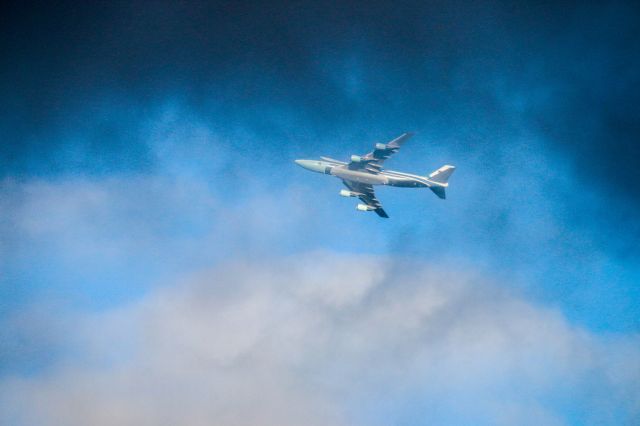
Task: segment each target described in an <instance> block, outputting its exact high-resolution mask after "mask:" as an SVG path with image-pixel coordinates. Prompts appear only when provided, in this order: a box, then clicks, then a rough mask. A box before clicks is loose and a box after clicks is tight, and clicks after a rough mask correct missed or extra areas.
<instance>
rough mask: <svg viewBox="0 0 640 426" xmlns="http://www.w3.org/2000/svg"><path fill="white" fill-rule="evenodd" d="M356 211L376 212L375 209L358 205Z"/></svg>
mask: <svg viewBox="0 0 640 426" xmlns="http://www.w3.org/2000/svg"><path fill="white" fill-rule="evenodd" d="M356 210H360V211H361V212H370V211H371V210H375V208H374V207H371V206H368V205H366V204H358V205H357V206H356Z"/></svg>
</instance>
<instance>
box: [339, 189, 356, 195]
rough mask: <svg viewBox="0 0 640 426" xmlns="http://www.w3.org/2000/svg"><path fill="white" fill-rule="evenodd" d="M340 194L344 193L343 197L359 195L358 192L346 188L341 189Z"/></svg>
mask: <svg viewBox="0 0 640 426" xmlns="http://www.w3.org/2000/svg"><path fill="white" fill-rule="evenodd" d="M340 195H342V196H343V197H357V196H358V194H356V193H355V192H351V191H348V190H346V189H341V190H340Z"/></svg>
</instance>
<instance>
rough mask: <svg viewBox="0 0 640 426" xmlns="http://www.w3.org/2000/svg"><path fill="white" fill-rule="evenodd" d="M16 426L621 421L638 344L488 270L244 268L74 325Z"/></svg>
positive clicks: (313, 262)
mask: <svg viewBox="0 0 640 426" xmlns="http://www.w3.org/2000/svg"><path fill="white" fill-rule="evenodd" d="M74 323H75V325H74V326H73V327H72V328H71V329H69V330H67V331H66V332H67V333H70V334H71V335H73V336H75V338H74V339H72V340H71V341H70V342H69V343H68V345H69V348H68V350H69V353H70V354H73V356H71V355H69V356H68V357H67V358H63V361H61V362H59V363H58V364H57V366H56V368H53V369H52V370H50V372H49V373H48V374H45V375H39V376H35V377H32V378H17V377H16V378H5V379H4V380H3V381H2V383H1V385H0V390H1V395H2V398H1V400H0V401H1V405H0V407H1V408H2V409H1V410H0V413H2V414H0V416H1V417H0V418H1V419H2V421H3V422H5V423H6V422H9V423H11V424H16V423H17V424H47V425H58V424H59V425H62V424H64V425H85V424H93V425H107V424H142V425H145V424H149V425H158V424H176V423H180V424H189V425H199V424H212V423H214V424H224V425H250V424H280V425H283V424H285V425H286V424H301V423H304V424H328V423H331V424H340V423H342V424H354V423H355V424H390V423H402V422H410V423H412V424H457V423H464V420H465V419H471V418H473V419H474V422H475V423H476V424H485V423H487V424H541V423H544V424H571V423H575V422H579V423H588V424H601V423H602V422H606V423H611V422H613V423H617V424H625V423H627V424H630V423H633V422H634V421H637V420H638V419H639V416H640V411H639V409H640V405H639V404H640V387H639V386H638V383H640V362H639V361H638V360H639V359H640V350H638V343H639V340H638V337H637V336H633V335H627V336H624V335H623V336H618V337H614V336H610V337H603V336H597V335H593V334H590V333H589V332H587V331H585V330H583V329H580V328H579V327H575V326H571V325H570V324H568V323H567V321H566V320H565V319H564V318H563V316H562V314H561V313H560V312H559V311H556V310H552V309H547V308H544V307H541V306H538V305H536V304H532V303H529V302H527V301H526V300H524V299H523V298H521V297H519V296H517V295H514V294H510V293H509V292H507V291H505V290H504V288H503V286H501V284H500V283H497V282H495V281H494V280H492V279H491V278H490V277H482V276H478V275H477V274H475V273H474V272H472V271H464V270H456V271H452V269H451V268H448V267H447V268H445V267H443V266H438V265H433V264H428V263H421V262H419V263H414V262H402V261H398V260H397V259H394V258H392V257H368V256H356V255H336V254H332V253H327V252H314V253H308V254H306V255H295V256H290V257H280V258H278V259H276V260H273V259H272V260H271V261H269V262H260V261H256V260H246V259H239V260H237V261H234V262H227V263H226V264H225V265H221V266H219V267H216V268H214V269H211V270H203V271H201V272H199V273H194V274H191V275H190V276H188V277H185V278H183V279H181V280H180V281H179V282H178V283H176V284H175V285H174V286H170V287H166V288H162V289H157V290H154V291H152V292H150V293H149V294H148V295H147V296H145V297H144V298H143V299H142V300H140V301H139V302H136V303H133V304H130V305H128V306H126V307H121V308H117V309H114V310H111V311H107V312H104V313H102V314H77V317H76V318H75V319H74Z"/></svg>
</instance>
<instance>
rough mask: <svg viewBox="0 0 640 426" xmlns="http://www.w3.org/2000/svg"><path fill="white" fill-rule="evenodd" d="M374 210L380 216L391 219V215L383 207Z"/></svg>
mask: <svg viewBox="0 0 640 426" xmlns="http://www.w3.org/2000/svg"><path fill="white" fill-rule="evenodd" d="M374 211H375V212H376V213H377V214H378V216H380V217H383V218H385V219H389V215H388V214H387V212H385V211H384V209H383V208H382V207H378V208H377V209H375V210H374Z"/></svg>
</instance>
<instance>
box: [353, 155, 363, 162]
mask: <svg viewBox="0 0 640 426" xmlns="http://www.w3.org/2000/svg"><path fill="white" fill-rule="evenodd" d="M351 161H353V162H354V163H360V162H362V157H360V156H359V155H352V156H351Z"/></svg>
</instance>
